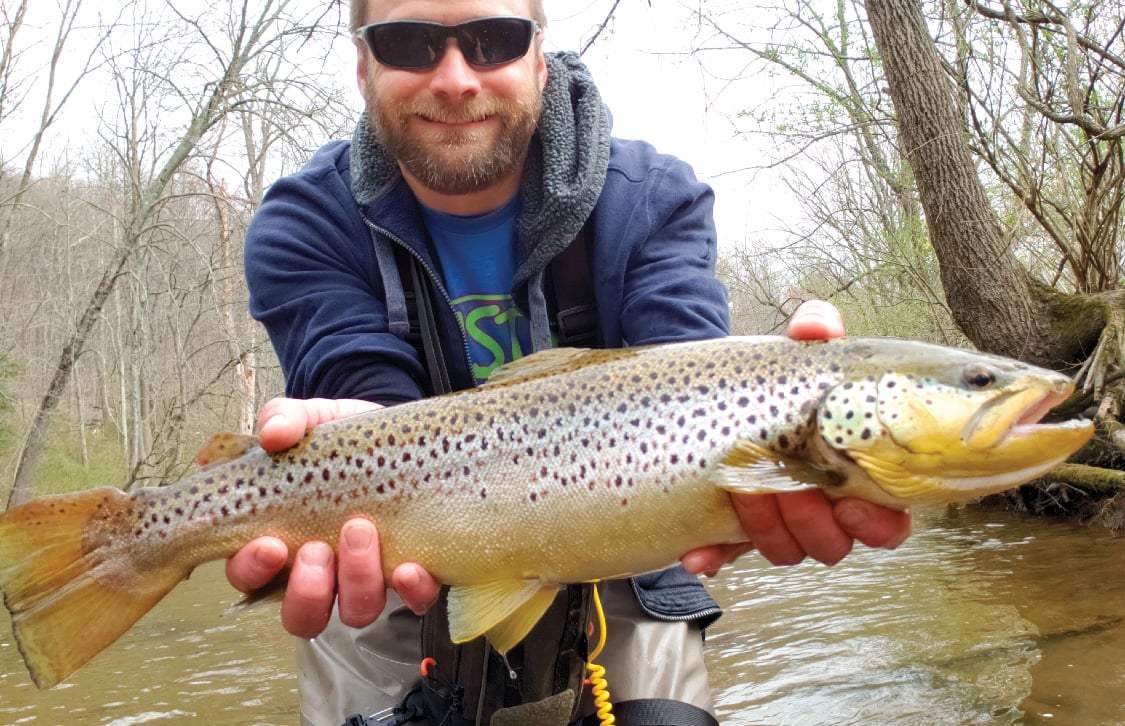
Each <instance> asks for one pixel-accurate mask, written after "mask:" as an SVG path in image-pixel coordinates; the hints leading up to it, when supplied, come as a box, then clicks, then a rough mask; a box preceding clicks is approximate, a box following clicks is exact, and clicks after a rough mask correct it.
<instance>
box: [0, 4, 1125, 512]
mask: <svg viewBox="0 0 1125 726" xmlns="http://www.w3.org/2000/svg"><path fill="white" fill-rule="evenodd" d="M546 5H547V11H548V15H549V17H550V18H551V24H550V27H549V29H548V34H547V38H548V44H547V47H548V49H549V50H550V49H564V50H578V51H581V52H582V53H583V57H584V59H585V60H586V61H587V63H588V64H589V65H590V66H591V67H592V69H593V71H594V74H595V77H596V78H597V79H598V81H599V85H600V87H601V88H602V90H603V95H604V96H605V98H606V100H607V103H608V105H609V106H610V108H611V111H612V112H613V114H614V119H615V132H616V133H618V134H619V135H623V136H632V137H641V138H645V139H647V140H650V141H652V142H653V143H655V144H656V145H657V146H658V147H659V148H661V150H663V151H668V152H670V153H676V154H677V155H679V156H681V157H683V158H685V159H686V160H687V161H689V162H691V163H693V164H694V165H695V166H696V168H697V171H699V172H700V176H701V177H702V178H703V179H704V180H706V181H708V182H709V183H711V184H712V185H713V186H715V188H716V190H717V193H718V199H719V202H718V219H719V224H720V229H719V232H720V239H721V247H720V254H721V260H720V265H721V274H722V275H723V278H724V280H725V281H726V282H727V283H728V285H729V286H730V288H731V306H732V319H733V323H734V329H735V332H736V333H758V332H770V331H776V330H777V329H778V326H779V325H780V324H781V322H782V321H783V320H784V318H785V317H786V316H787V315H788V314H789V312H791V311H792V309H793V307H794V306H795V305H796V304H797V303H798V302H799V301H800V300H803V299H808V298H813V297H816V298H823V299H828V300H831V301H833V302H834V303H835V304H836V305H837V306H838V307H840V309H841V310H842V311H843V313H844V316H845V320H846V322H847V326H848V330H849V333H851V334H857V335H895V336H899V337H908V338H917V339H924V340H932V341H937V342H941V343H946V344H952V345H963V346H975V347H978V348H980V349H982V350H988V351H992V352H997V353H1002V354H1005V355H1010V356H1013V357H1018V358H1021V359H1024V360H1028V361H1030V362H1034V363H1038V364H1042V365H1048V366H1051V367H1054V368H1057V369H1060V370H1065V371H1068V372H1070V373H1073V374H1076V375H1077V376H1079V378H1080V381H1081V383H1082V394H1081V396H1080V397H1079V398H1078V400H1076V401H1075V402H1074V403H1073V405H1072V406H1071V410H1086V411H1087V412H1088V415H1091V416H1095V417H1096V418H1097V420H1098V423H1099V436H1098V437H1097V441H1096V443H1095V444H1094V445H1092V446H1091V447H1088V448H1087V449H1086V450H1084V451H1083V452H1080V456H1079V460H1080V461H1081V463H1080V464H1077V465H1072V466H1068V467H1066V468H1065V469H1063V470H1061V471H1060V472H1059V473H1058V474H1056V475H1054V476H1053V478H1052V479H1051V480H1049V481H1045V482H1043V483H1041V484H1040V485H1038V486H1037V487H1035V488H1031V489H1027V488H1025V490H1024V491H1022V492H1021V493H1020V494H1019V495H1017V496H1015V497H1014V498H1013V499H1012V501H1013V502H1015V503H1016V504H1018V505H1019V506H1023V507H1028V508H1031V509H1035V510H1037V511H1057V510H1059V509H1062V510H1064V511H1068V512H1071V513H1077V514H1079V515H1080V516H1084V517H1095V518H1098V519H1100V521H1103V522H1105V523H1106V524H1108V525H1110V526H1113V527H1115V528H1121V527H1125V495H1116V491H1117V489H1118V488H1119V487H1120V483H1121V480H1122V476H1123V475H1122V472H1121V471H1120V469H1121V457H1120V453H1119V449H1120V445H1121V443H1122V442H1125V433H1123V432H1122V431H1121V424H1120V422H1119V421H1120V408H1121V399H1122V392H1121V375H1120V374H1121V363H1122V360H1123V359H1125V319H1123V318H1122V307H1121V306H1122V303H1121V294H1120V292H1119V290H1120V284H1121V277H1122V275H1121V238H1122V233H1123V220H1122V199H1123V196H1125V152H1123V149H1122V139H1123V137H1125V119H1123V108H1122V107H1123V104H1125V51H1123V50H1122V49H1123V48H1125V43H1123V38H1122V34H1123V30H1125V21H1123V18H1125V7H1123V3H1122V0H1080V1H1077V2H1073V3H1070V4H1068V5H1065V6H1060V5H1055V4H1052V3H1050V2H1042V1H1040V0H1026V1H1025V2H1023V3H1020V4H1011V3H1007V2H1003V1H1002V0H992V1H985V2H976V1H974V0H970V1H969V2H958V1H957V0H948V1H947V2H940V1H939V2H933V1H931V0H924V2H922V3H921V4H919V2H918V0H867V2H852V1H851V0H839V1H838V2H835V3H832V2H827V0H778V1H777V2H765V3H760V4H751V3H746V2H734V1H731V0H726V1H724V0H697V1H696V2H694V3H691V4H688V3H661V4H657V5H656V6H655V7H654V6H653V4H651V3H650V2H646V1H645V0H593V2H591V3H590V4H589V5H586V6H584V7H582V8H578V9H575V8H573V7H572V6H570V5H569V4H566V3H563V2H562V0H554V2H551V1H550V0H548V2H547V3H546ZM346 13H347V4H346V3H344V4H343V5H341V4H340V3H338V2H330V3H325V2H315V1H314V0H227V1H226V2H222V1H220V2H218V3H215V4H210V5H206V6H205V5H202V4H199V3H194V2H187V1H186V0H138V1H133V2H125V1H124V0H121V1H119V2H99V3H93V2H90V0H48V1H47V2H40V3H29V2H27V0H23V1H19V0H0V37H2V38H3V43H4V45H3V49H2V53H0V465H2V467H0V473H2V475H3V479H0V494H2V493H3V492H4V491H5V490H6V489H9V488H10V490H11V497H12V501H20V500H23V499H26V498H28V497H29V496H32V495H35V494H42V493H50V492H58V491H66V490H71V489H76V488H83V487H86V486H91V485H99V484H119V485H123V486H126V487H131V486H136V485H151V484H156V483H158V482H160V481H166V480H175V479H176V478H178V477H179V476H180V475H181V474H182V473H183V471H184V470H185V468H186V467H187V466H189V460H190V457H191V455H192V454H193V453H194V451H195V449H196V448H198V446H199V445H200V444H201V443H202V442H203V441H204V440H205V439H206V437H207V436H209V435H210V434H211V433H213V432H215V431H218V430H223V429H234V430H241V431H247V432H248V431H250V430H251V429H252V427H253V423H254V417H255V413H256V411H257V409H258V407H259V405H260V404H261V403H262V402H264V401H265V400H267V399H268V398H270V397H272V396H275V395H278V394H279V393H280V392H281V391H282V390H283V386H282V381H281V376H280V372H279V370H278V367H277V362H276V359H275V358H274V357H273V354H272V352H271V350H270V347H269V343H268V340H267V339H266V337H265V335H264V333H263V332H262V330H261V329H260V327H259V326H258V325H257V324H256V323H255V322H253V321H252V320H251V319H250V318H249V317H248V315H247V313H246V290H245V286H244V282H243V278H242V270H241V249H242V237H243V234H244V232H245V229H246V226H247V224H248V222H249V220H250V218H251V217H252V215H253V213H254V210H255V209H256V207H257V205H258V204H259V203H260V201H261V198H262V195H263V194H264V192H265V191H266V189H267V188H268V186H269V184H270V182H271V181H272V180H273V179H276V178H277V177H278V176H280V175H282V174H284V173H287V172H291V171H293V170H295V169H297V168H298V167H299V166H300V165H301V164H302V163H303V162H304V161H305V160H306V159H307V158H308V157H309V156H310V155H311V153H312V152H313V150H315V149H316V148H317V147H318V146H320V145H321V144H322V143H324V142H325V141H327V140H329V139H334V138H346V137H349V136H350V134H351V130H352V128H353V127H354V123H355V119H356V117H357V113H358V112H359V110H360V109H361V107H362V103H361V100H360V98H359V95H358V93H357V92H356V90H355V87H354V82H353V78H354V75H353V74H354V51H352V49H351V42H350V39H349V38H347V37H346V31H345V30H344V29H345V28H346ZM1076 484H1081V486H1075V485H1076Z"/></svg>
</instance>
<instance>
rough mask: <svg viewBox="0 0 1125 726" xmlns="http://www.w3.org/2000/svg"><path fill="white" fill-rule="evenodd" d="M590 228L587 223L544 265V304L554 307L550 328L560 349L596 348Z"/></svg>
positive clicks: (596, 320)
mask: <svg viewBox="0 0 1125 726" xmlns="http://www.w3.org/2000/svg"><path fill="white" fill-rule="evenodd" d="M591 224H592V222H591V221H590V220H589V219H588V220H586V224H584V225H582V229H580V230H579V231H578V235H577V236H576V237H575V238H574V241H573V242H571V243H570V244H569V245H567V246H566V249H564V250H563V251H562V252H560V253H559V255H558V256H557V257H555V259H553V260H551V262H550V264H548V265H547V272H548V274H547V281H548V285H549V286H550V288H549V289H548V290H547V304H548V306H551V305H552V304H553V314H552V316H551V325H552V327H553V328H554V331H555V338H556V340H557V341H558V345H559V346H561V347H573V348H594V347H597V344H598V307H597V301H596V300H595V298H594V271H593V269H592V268H591V266H590V260H589V258H590V240H591V237H592V234H591V231H590V225H591Z"/></svg>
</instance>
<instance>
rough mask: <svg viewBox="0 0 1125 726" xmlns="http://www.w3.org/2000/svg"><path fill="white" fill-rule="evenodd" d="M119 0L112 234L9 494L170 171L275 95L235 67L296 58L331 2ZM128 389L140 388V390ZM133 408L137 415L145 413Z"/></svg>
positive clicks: (16, 495) (167, 191)
mask: <svg viewBox="0 0 1125 726" xmlns="http://www.w3.org/2000/svg"><path fill="white" fill-rule="evenodd" d="M183 6H184V7H187V6H188V4H187V3H184V4H183ZM131 7H132V8H133V9H134V11H135V13H136V15H135V16H134V17H133V19H132V21H131V23H130V24H129V26H128V28H127V30H128V31H129V33H130V34H129V35H120V34H119V35H115V36H114V42H115V43H122V42H123V43H124V46H125V47H124V48H122V49H121V50H120V51H114V50H112V49H111V50H110V51H109V52H107V53H106V58H107V61H109V62H110V68H111V70H112V81H113V88H114V89H115V91H116V96H115V97H114V98H112V99H110V100H109V101H108V103H107V107H108V108H114V109H120V112H119V113H118V114H116V115H113V116H111V117H109V118H107V119H106V122H105V123H103V126H102V130H101V132H100V135H101V138H102V140H103V142H104V143H105V145H106V148H108V149H111V150H112V151H113V153H114V155H115V158H116V160H115V168H116V169H117V173H118V174H119V177H118V178H119V186H118V189H119V191H120V194H119V196H118V199H117V203H116V204H117V206H116V208H115V209H113V210H110V211H111V214H112V215H113V216H114V218H115V220H116V222H115V228H116V229H117V230H118V234H119V236H118V238H117V240H116V241H115V243H114V244H113V245H112V247H111V249H109V254H108V256H107V257H106V259H105V262H104V265H103V267H102V271H101V274H100V277H99V278H98V280H97V282H96V284H95V285H94V286H93V289H92V292H91V293H90V295H89V297H88V299H87V300H86V301H85V302H84V303H83V304H82V305H81V306H80V307H79V309H78V310H77V311H76V312H77V314H76V315H75V318H74V324H73V328H72V330H71V332H70V334H69V335H68V337H67V339H66V341H65V343H64V344H63V345H62V348H61V351H60V352H59V354H58V357H57V359H56V362H55V364H54V367H53V370H54V372H53V374H52V375H51V376H50V380H49V381H48V383H47V387H46V392H45V394H44V396H43V398H42V400H41V402H40V404H39V406H38V409H37V412H36V414H35V416H34V419H33V421H32V423H31V426H30V430H29V432H28V435H27V438H26V440H25V443H24V447H23V451H22V453H21V456H20V460H19V465H18V468H17V471H16V476H15V482H14V484H13V488H12V493H11V497H10V499H9V502H18V501H21V500H23V499H25V498H27V497H28V496H29V494H30V491H31V482H32V476H33V473H34V471H35V469H36V465H37V462H38V459H39V455H40V452H41V451H42V447H43V442H44V440H45V436H46V433H47V430H48V425H49V423H50V420H51V417H52V414H53V412H54V411H55V409H56V407H57V405H58V403H59V401H60V400H61V398H62V396H63V394H64V392H65V390H66V387H67V385H68V384H69V382H70V381H71V379H72V376H73V372H74V368H75V364H76V362H77V361H78V360H79V358H80V357H81V356H82V354H83V352H84V350H85V349H86V346H87V344H88V342H89V341H90V338H91V333H92V331H93V330H94V327H95V323H96V322H97V321H98V319H99V317H100V316H101V314H102V311H103V310H104V308H105V306H106V304H107V302H108V301H109V300H110V299H111V295H112V294H113V292H114V290H115V288H116V287H117V285H118V282H119V281H120V280H121V279H122V276H123V275H125V274H126V273H127V272H128V271H129V269H130V268H129V265H130V263H131V262H132V261H133V260H134V258H135V256H136V255H137V254H138V252H141V251H145V250H147V249H149V246H150V245H151V244H152V243H153V242H154V241H156V240H160V239H167V238H168V235H167V234H165V233H166V231H167V230H166V229H165V221H164V219H163V216H162V215H163V214H164V213H165V211H166V208H167V205H168V204H169V202H170V201H171V200H172V199H174V198H175V197H176V195H177V194H178V191H179V190H178V189H177V187H176V185H175V184H174V182H175V179H176V177H177V175H178V174H180V173H183V172H184V171H185V170H186V169H187V168H188V167H189V166H190V165H191V163H192V160H193V158H195V157H196V156H197V155H198V153H199V151H200V146H201V143H202V142H203V141H204V140H205V139H207V138H208V137H209V135H210V134H212V133H214V132H215V131H216V129H217V128H220V125H221V122H222V120H223V119H224V118H226V117H228V116H229V115H230V114H232V113H235V112H237V111H238V110H240V109H244V108H250V107H252V106H253V103H254V102H261V103H268V102H270V101H271V100H275V99H276V96H275V95H274V94H275V86H276V84H277V82H278V79H277V78H257V77H254V76H252V75H248V74H247V71H248V70H249V69H252V68H254V67H255V64H256V63H258V62H260V61H261V60H262V59H265V58H290V59H295V58H299V57H300V56H301V52H302V48H304V47H305V46H306V45H307V44H308V43H309V41H310V38H311V37H313V36H314V35H315V34H316V33H317V32H318V28H321V27H325V26H326V23H325V18H326V17H330V14H331V13H332V12H333V8H332V7H331V6H319V5H317V4H314V3H309V2H300V1H299V0H242V2H236V3H233V4H232V5H231V6H230V8H229V13H227V14H224V13H221V12H217V11H216V10H217V9H216V8H214V7H201V6H198V5H192V7H193V9H192V10H191V11H190V13H189V12H188V11H186V10H184V9H182V8H181V6H180V3H176V2H173V0H167V1H166V2H163V3H156V4H155V6H154V7H151V8H150V7H149V6H146V5H143V4H141V5H136V4H131ZM332 27H333V28H334V27H335V23H333V24H332ZM287 67H288V68H290V69H292V68H293V67H294V66H293V65H289V66H287ZM173 236H174V235H173ZM143 383H144V382H143V380H141V381H138V382H137V385H143ZM134 388H135V387H134ZM136 393H137V391H134V395H135V394H136ZM135 398H138V399H143V398H144V395H143V392H142V393H141V395H139V396H138V395H135ZM137 405H143V404H142V403H138V404H137ZM139 413H140V415H141V416H142V417H143V415H144V413H145V412H144V411H143V410H142V411H140V412H139Z"/></svg>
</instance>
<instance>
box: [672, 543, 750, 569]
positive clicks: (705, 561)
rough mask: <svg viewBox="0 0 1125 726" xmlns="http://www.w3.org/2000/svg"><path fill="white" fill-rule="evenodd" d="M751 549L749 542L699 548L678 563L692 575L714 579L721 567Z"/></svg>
mask: <svg viewBox="0 0 1125 726" xmlns="http://www.w3.org/2000/svg"><path fill="white" fill-rule="evenodd" d="M752 549H754V545H753V544H752V543H750V542H739V543H737V544H725V545H714V546H712V547H700V548H699V549H696V550H692V551H691V552H688V553H687V554H686V555H684V556H683V557H681V558H680V563H681V564H682V565H683V566H684V569H685V570H687V571H688V572H690V573H691V574H693V575H706V576H707V577H714V576H715V575H716V574H718V572H719V568H721V567H722V566H723V565H726V564H729V563H731V562H734V561H735V560H737V559H738V558H739V557H741V556H742V555H744V554H746V553H747V552H749V551H750V550H752Z"/></svg>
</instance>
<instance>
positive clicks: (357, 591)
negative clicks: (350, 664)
mask: <svg viewBox="0 0 1125 726" xmlns="http://www.w3.org/2000/svg"><path fill="white" fill-rule="evenodd" d="M393 582H394V586H395V589H396V590H398V592H399V595H401V596H402V599H403V601H404V602H405V603H406V605H407V607H409V608H410V609H411V610H413V611H414V612H415V613H418V614H419V615H421V614H422V613H424V612H425V611H426V610H427V609H429V607H430V606H431V605H433V603H434V602H436V601H437V599H438V594H439V592H440V590H441V585H440V584H439V583H438V582H437V581H436V580H435V579H434V578H433V576H432V575H430V574H429V573H428V572H426V570H424V569H423V568H422V567H421V566H420V565H417V564H413V563H405V564H401V565H399V566H398V567H397V568H396V569H395V571H394V575H393ZM333 604H335V605H336V606H337V608H338V610H339V615H340V622H342V623H343V624H344V625H347V626H349V627H352V628H362V627H366V626H368V625H370V624H371V623H373V622H375V619H376V618H378V617H379V615H380V614H381V613H382V612H383V609H384V608H385V607H386V605H387V590H386V581H385V579H384V577H383V560H382V552H381V550H380V547H379V533H378V530H377V529H376V527H375V524H374V523H372V522H370V521H369V520H367V519H364V518H362V517H356V518H354V519H350V520H348V521H347V522H345V523H344V526H343V528H342V529H341V530H340V541H339V545H338V549H337V551H336V552H335V553H334V552H333V551H332V547H331V546H329V545H328V544H327V543H325V542H307V543H305V544H303V545H301V548H300V549H299V550H297V556H296V557H295V558H294V561H293V567H292V571H291V572H290V574H289V585H288V587H287V588H286V591H285V599H284V600H282V603H281V624H282V625H283V626H284V627H285V630H287V631H288V632H289V633H291V634H293V635H296V636H297V637H299V638H315V637H316V636H317V635H320V633H321V632H323V630H324V628H325V627H326V626H327V625H328V621H329V619H330V618H331V616H332V607H333Z"/></svg>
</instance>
